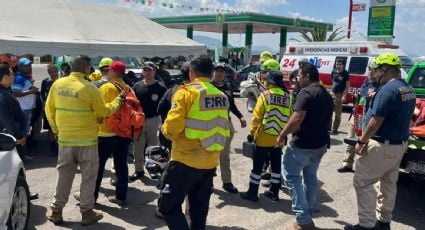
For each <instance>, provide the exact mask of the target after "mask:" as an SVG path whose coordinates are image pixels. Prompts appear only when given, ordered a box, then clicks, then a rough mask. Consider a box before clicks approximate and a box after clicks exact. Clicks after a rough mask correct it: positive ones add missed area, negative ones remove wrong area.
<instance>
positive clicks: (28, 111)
mask: <svg viewBox="0 0 425 230" xmlns="http://www.w3.org/2000/svg"><path fill="white" fill-rule="evenodd" d="M22 112H24V117H25V129H24V132H25V135H26V136H28V135H29V132H30V128H31V118H32V109H23V110H22Z"/></svg>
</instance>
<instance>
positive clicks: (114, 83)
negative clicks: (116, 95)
mask: <svg viewBox="0 0 425 230" xmlns="http://www.w3.org/2000/svg"><path fill="white" fill-rule="evenodd" d="M111 83H112V85H114V86H115V88H117V89H118V90H119V91H120V93H121V92H122V91H124V89H123V88H122V87H121V85H120V83H118V81H111Z"/></svg>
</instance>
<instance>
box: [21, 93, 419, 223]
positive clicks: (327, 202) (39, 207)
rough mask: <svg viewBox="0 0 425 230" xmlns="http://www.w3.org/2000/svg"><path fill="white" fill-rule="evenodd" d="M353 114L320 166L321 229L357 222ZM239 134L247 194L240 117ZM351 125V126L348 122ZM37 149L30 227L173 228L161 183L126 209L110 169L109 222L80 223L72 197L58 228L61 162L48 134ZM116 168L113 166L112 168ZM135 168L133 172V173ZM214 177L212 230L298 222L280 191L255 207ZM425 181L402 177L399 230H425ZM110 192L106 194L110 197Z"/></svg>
mask: <svg viewBox="0 0 425 230" xmlns="http://www.w3.org/2000/svg"><path fill="white" fill-rule="evenodd" d="M236 102H237V105H238V107H239V108H240V109H241V111H242V112H243V114H245V117H246V118H247V120H250V118H251V117H250V114H249V113H247V112H246V109H245V103H246V101H245V99H237V100H236ZM347 119H348V113H344V114H343V127H342V128H341V131H343V133H340V134H339V135H336V136H332V147H331V149H330V150H329V151H328V153H327V154H326V155H325V156H324V158H323V160H322V163H321V165H320V167H319V180H320V183H319V185H320V188H319V189H320V191H319V199H318V201H319V205H318V212H317V213H315V215H314V221H315V223H316V225H317V226H318V227H320V228H321V229H342V227H343V225H344V224H347V223H356V222H357V206H356V198H355V194H354V189H353V186H352V177H353V174H350V173H348V174H338V173H337V172H336V169H337V167H338V166H339V165H340V163H341V160H342V157H343V154H344V144H343V142H342V140H343V138H344V136H345V135H346V133H345V130H346V124H345V123H346V120H347ZM233 121H234V126H235V128H236V132H237V133H236V134H235V138H234V141H233V143H232V147H233V149H232V150H233V151H232V154H231V165H232V172H233V173H232V178H233V182H234V184H235V186H236V187H238V188H239V190H241V191H245V190H246V189H247V188H248V181H249V173H250V170H251V167H252V160H251V159H248V158H246V157H244V156H243V155H242V154H241V146H242V142H243V141H244V140H245V138H246V135H247V128H245V129H241V128H240V126H239V124H238V122H237V119H233ZM344 122H345V123H344ZM41 138H42V140H41V141H40V143H39V146H38V149H37V151H36V158H35V159H33V160H31V161H30V162H27V163H26V168H27V176H28V183H29V185H30V189H31V191H34V192H38V193H39V194H40V198H39V199H38V200H35V201H33V202H32V206H31V217H30V223H29V226H30V229H167V227H166V224H165V223H164V222H163V221H162V220H161V219H158V218H156V217H155V216H154V208H155V206H156V199H157V194H158V190H157V189H156V188H155V185H156V184H157V181H155V180H151V179H148V178H146V179H145V180H143V181H137V182H134V183H131V184H129V191H128V205H127V206H125V207H123V208H120V207H119V206H117V205H114V204H111V203H109V202H108V201H107V199H106V196H105V195H111V194H113V192H114V190H113V189H114V188H113V187H112V186H110V185H109V177H110V171H109V170H106V172H105V178H104V180H103V184H102V189H101V194H100V197H99V200H98V203H99V204H98V205H97V208H98V209H101V210H103V211H104V218H103V219H102V220H101V221H100V222H99V223H97V224H94V225H91V226H89V227H82V226H81V225H80V223H79V222H80V220H81V219H80V218H81V216H80V213H79V207H78V206H77V202H76V201H75V200H74V199H73V198H72V196H70V199H69V203H68V205H67V206H66V208H65V209H64V212H63V215H64V219H65V223H64V224H63V225H62V226H60V227H59V226H54V225H53V224H52V223H50V222H49V221H47V219H46V217H45V216H46V211H47V210H48V207H49V204H50V202H51V201H52V197H53V193H54V187H55V183H56V169H55V165H56V158H54V157H49V156H48V150H49V148H48V145H47V143H45V142H44V140H45V135H42V137H41ZM109 167H110V164H109V163H108V164H107V169H109ZM133 169H134V167H133V165H132V164H130V173H132V172H133ZM217 174H218V176H217V177H216V178H215V179H214V185H215V188H214V192H213V195H212V197H211V202H210V212H209V216H208V221H207V225H208V226H207V229H210V230H214V229H235V230H236V229H284V226H285V225H286V224H287V223H290V222H291V221H293V219H294V218H293V213H292V211H291V201H290V197H289V196H288V195H287V194H284V193H280V198H281V200H280V202H279V203H273V202H271V201H270V200H269V199H268V198H266V197H264V196H263V195H262V192H263V191H264V190H265V188H260V201H259V202H257V203H252V202H249V201H246V200H242V199H241V198H240V197H239V194H228V193H226V192H224V191H223V190H222V188H221V178H220V171H219V170H218V171H217ZM80 179H81V178H80V175H79V174H78V175H77V176H76V177H75V181H74V184H73V186H72V192H74V191H78V190H79V183H80ZM424 191H425V183H424V182H417V181H414V180H412V179H410V178H408V177H406V176H404V175H401V178H400V181H399V184H398V195H397V202H396V207H395V210H394V221H393V223H392V228H393V229H425V196H424ZM104 194H105V195H104Z"/></svg>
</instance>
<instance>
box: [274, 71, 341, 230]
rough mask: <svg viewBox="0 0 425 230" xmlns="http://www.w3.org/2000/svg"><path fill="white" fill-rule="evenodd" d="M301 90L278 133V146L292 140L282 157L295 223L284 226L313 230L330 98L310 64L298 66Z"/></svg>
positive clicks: (326, 139) (326, 143)
mask: <svg viewBox="0 0 425 230" xmlns="http://www.w3.org/2000/svg"><path fill="white" fill-rule="evenodd" d="M298 81H299V84H300V87H301V91H300V92H299V93H298V95H297V101H296V102H295V105H294V107H293V111H294V113H293V115H292V116H291V118H290V119H289V121H288V124H287V125H286V126H285V128H284V129H283V130H282V132H281V133H280V134H279V136H278V139H277V141H278V145H280V146H283V145H285V144H286V141H285V140H286V138H287V135H289V134H291V133H292V140H291V142H290V143H289V145H288V146H287V147H286V150H285V153H284V156H283V172H282V174H283V176H284V179H285V180H286V184H287V186H288V188H289V190H290V192H291V196H292V210H293V211H294V212H295V216H296V222H294V223H293V224H291V225H290V226H288V228H287V229H290V230H292V229H294V230H295V229H315V227H314V223H313V220H312V210H313V209H314V207H315V205H316V201H317V170H318V168H319V164H320V161H321V159H322V157H323V155H324V154H325V153H326V149H327V147H328V146H329V143H330V137H329V133H328V128H329V120H330V117H331V114H332V106H333V105H332V97H331V95H329V93H328V92H327V91H326V89H325V88H324V87H323V86H321V85H320V82H319V72H318V71H317V68H316V67H315V66H313V65H308V66H307V67H305V68H303V69H300V70H299V72H298Z"/></svg>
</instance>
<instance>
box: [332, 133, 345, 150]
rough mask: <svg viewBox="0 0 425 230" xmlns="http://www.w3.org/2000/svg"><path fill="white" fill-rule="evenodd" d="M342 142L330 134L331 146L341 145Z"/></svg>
mask: <svg viewBox="0 0 425 230" xmlns="http://www.w3.org/2000/svg"><path fill="white" fill-rule="evenodd" d="M343 143H344V142H343V141H341V140H338V139H336V138H333V137H332V136H331V148H332V146H335V145H342V144H343Z"/></svg>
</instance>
